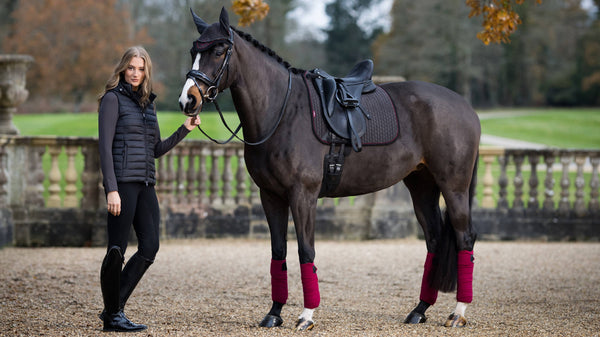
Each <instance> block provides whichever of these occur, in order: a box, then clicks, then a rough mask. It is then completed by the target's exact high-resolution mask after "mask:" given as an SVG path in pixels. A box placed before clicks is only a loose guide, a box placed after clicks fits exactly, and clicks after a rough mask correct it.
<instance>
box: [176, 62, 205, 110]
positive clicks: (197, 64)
mask: <svg viewBox="0 0 600 337" xmlns="http://www.w3.org/2000/svg"><path fill="white" fill-rule="evenodd" d="M199 68H200V53H198V54H196V59H195V60H194V64H193V65H192V69H193V70H198V69H199ZM193 86H194V81H192V80H191V79H189V78H188V79H187V80H186V81H185V84H184V85H183V89H181V95H180V96H179V103H180V104H181V105H182V106H185V105H186V104H187V103H188V101H189V100H190V99H189V98H188V94H187V93H188V90H190V88H191V87H193Z"/></svg>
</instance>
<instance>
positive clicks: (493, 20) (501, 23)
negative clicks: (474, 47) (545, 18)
mask: <svg viewBox="0 0 600 337" xmlns="http://www.w3.org/2000/svg"><path fill="white" fill-rule="evenodd" d="M523 2H525V0H514V3H515V4H517V5H522V4H523ZM535 2H536V3H538V4H541V3H542V0H535ZM466 4H467V6H469V7H471V12H470V13H469V17H470V18H471V17H473V16H479V15H482V16H483V23H482V26H483V30H482V31H481V32H479V33H477V38H478V39H480V40H481V41H483V43H485V44H486V45H487V44H490V42H495V43H501V42H503V43H507V42H510V39H509V36H510V35H511V34H512V33H514V32H515V31H516V30H517V26H518V25H520V24H521V23H522V22H521V18H520V17H519V14H517V12H515V11H514V9H513V0H466Z"/></svg>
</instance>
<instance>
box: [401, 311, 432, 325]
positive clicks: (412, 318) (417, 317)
mask: <svg viewBox="0 0 600 337" xmlns="http://www.w3.org/2000/svg"><path fill="white" fill-rule="evenodd" d="M426 321H427V317H425V315H423V314H420V313H418V312H416V311H411V312H410V314H408V316H406V319H405V320H404V323H406V324H419V323H425V322H426Z"/></svg>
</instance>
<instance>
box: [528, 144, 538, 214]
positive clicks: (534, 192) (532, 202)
mask: <svg viewBox="0 0 600 337" xmlns="http://www.w3.org/2000/svg"><path fill="white" fill-rule="evenodd" d="M528 159H529V165H531V175H530V176H529V200H528V201H527V209H528V210H530V211H536V210H538V208H539V206H540V205H539V202H538V185H539V180H538V175H537V164H538V163H539V161H540V157H539V155H537V154H534V153H530V154H529V155H528Z"/></svg>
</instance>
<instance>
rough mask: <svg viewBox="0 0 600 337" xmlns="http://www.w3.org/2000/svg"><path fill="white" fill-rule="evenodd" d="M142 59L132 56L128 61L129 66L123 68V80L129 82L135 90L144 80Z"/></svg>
mask: <svg viewBox="0 0 600 337" xmlns="http://www.w3.org/2000/svg"><path fill="white" fill-rule="evenodd" d="M144 76H146V73H145V72H144V59H142V58H141V57H137V56H134V57H133V58H132V59H131V61H130V62H129V66H127V69H125V76H124V77H125V82H127V83H129V84H131V86H132V87H133V90H137V88H138V86H139V85H140V84H142V82H143V81H144Z"/></svg>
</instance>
